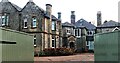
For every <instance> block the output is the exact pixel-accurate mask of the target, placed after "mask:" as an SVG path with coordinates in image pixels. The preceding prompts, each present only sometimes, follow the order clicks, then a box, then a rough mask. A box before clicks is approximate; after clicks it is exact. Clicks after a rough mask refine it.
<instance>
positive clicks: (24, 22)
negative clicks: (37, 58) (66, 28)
mask: <svg viewBox="0 0 120 63" xmlns="http://www.w3.org/2000/svg"><path fill="white" fill-rule="evenodd" d="M58 17H59V18H56V17H55V16H54V15H52V5H51V4H46V10H43V9H42V8H40V7H39V6H37V5H36V4H35V3H34V2H33V0H29V1H28V2H27V4H26V5H25V6H24V8H22V9H21V8H20V7H18V6H17V5H15V4H13V3H11V2H9V1H8V0H2V1H1V2H0V27H3V28H8V29H13V30H17V31H22V32H26V33H29V34H33V35H34V47H35V52H37V53H39V52H40V51H42V50H43V49H45V48H58V47H61V45H62V43H61V41H62V39H61V37H62V35H61V30H62V26H61V14H60V12H59V13H58Z"/></svg>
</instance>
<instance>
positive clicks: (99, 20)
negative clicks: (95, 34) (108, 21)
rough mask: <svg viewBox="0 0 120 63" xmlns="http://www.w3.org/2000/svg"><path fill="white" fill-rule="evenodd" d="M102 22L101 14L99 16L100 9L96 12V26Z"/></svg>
mask: <svg viewBox="0 0 120 63" xmlns="http://www.w3.org/2000/svg"><path fill="white" fill-rule="evenodd" d="M101 24H102V16H101V11H98V12H97V26H99V25H101Z"/></svg>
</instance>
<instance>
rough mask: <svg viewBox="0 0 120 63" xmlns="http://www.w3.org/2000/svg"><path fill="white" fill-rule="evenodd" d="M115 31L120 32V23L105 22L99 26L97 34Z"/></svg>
mask: <svg viewBox="0 0 120 63" xmlns="http://www.w3.org/2000/svg"><path fill="white" fill-rule="evenodd" d="M115 30H120V23H118V22H115V21H113V20H110V21H105V22H104V23H103V24H101V25H100V26H97V30H96V32H97V33H107V32H113V31H115Z"/></svg>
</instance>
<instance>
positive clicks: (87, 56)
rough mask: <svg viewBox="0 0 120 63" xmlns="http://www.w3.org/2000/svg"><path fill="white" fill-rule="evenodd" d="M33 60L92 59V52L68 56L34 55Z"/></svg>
mask: <svg viewBox="0 0 120 63" xmlns="http://www.w3.org/2000/svg"><path fill="white" fill-rule="evenodd" d="M34 61H94V54H93V53H81V54H77V55H70V56H50V57H35V58H34Z"/></svg>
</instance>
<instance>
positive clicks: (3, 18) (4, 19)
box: [2, 15, 9, 26]
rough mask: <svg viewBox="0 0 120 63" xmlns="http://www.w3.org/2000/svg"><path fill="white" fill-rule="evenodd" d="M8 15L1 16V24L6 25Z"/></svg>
mask: <svg viewBox="0 0 120 63" xmlns="http://www.w3.org/2000/svg"><path fill="white" fill-rule="evenodd" d="M8 20H9V16H7V15H5V16H2V26H5V25H8Z"/></svg>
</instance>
